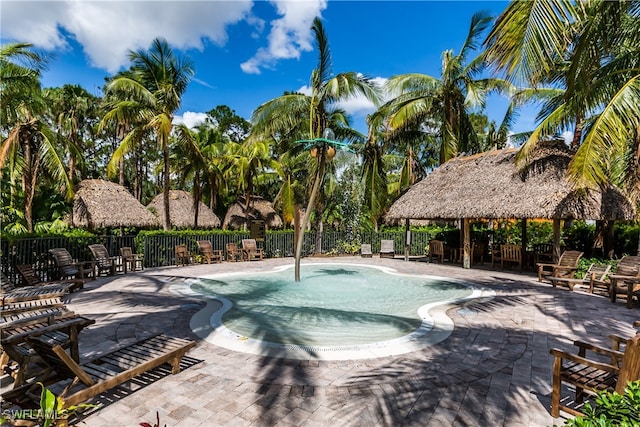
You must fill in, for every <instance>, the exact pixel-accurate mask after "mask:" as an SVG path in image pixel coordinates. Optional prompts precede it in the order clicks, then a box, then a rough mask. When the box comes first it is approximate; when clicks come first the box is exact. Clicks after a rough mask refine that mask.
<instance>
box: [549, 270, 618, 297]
mask: <svg viewBox="0 0 640 427" xmlns="http://www.w3.org/2000/svg"><path fill="white" fill-rule="evenodd" d="M610 269H611V266H610V265H608V264H591V265H590V266H589V268H588V269H587V271H586V272H585V274H584V278H582V279H576V278H573V277H549V280H550V281H551V284H552V285H553V287H554V288H555V287H556V286H557V285H566V286H567V287H568V288H569V290H571V291H573V288H574V287H575V286H576V285H588V286H589V292H590V293H593V289H594V287H597V286H601V284H603V283H604V282H605V279H606V277H607V274H609V270H610ZM607 293H608V292H607Z"/></svg>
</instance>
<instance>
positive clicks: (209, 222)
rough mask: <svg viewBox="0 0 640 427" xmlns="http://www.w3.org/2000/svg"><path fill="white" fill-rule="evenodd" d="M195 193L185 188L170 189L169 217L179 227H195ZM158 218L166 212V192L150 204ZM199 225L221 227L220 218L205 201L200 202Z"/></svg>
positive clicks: (201, 226) (202, 226) (172, 223)
mask: <svg viewBox="0 0 640 427" xmlns="http://www.w3.org/2000/svg"><path fill="white" fill-rule="evenodd" d="M193 206H194V199H193V195H192V194H191V193H189V192H186V191H183V190H169V218H170V219H171V225H173V226H174V227H177V228H194V227H195V226H196V225H195V215H196V212H195V209H194V207H193ZM148 207H149V209H151V210H152V211H154V212H155V214H156V215H157V216H158V218H161V217H162V212H164V194H163V193H160V194H158V195H157V196H156V197H154V198H153V200H152V201H151V203H149V205H148ZM198 227H199V228H214V227H220V218H218V216H217V215H216V214H215V213H213V211H212V210H211V209H210V208H209V207H208V206H207V205H205V204H204V203H202V202H198Z"/></svg>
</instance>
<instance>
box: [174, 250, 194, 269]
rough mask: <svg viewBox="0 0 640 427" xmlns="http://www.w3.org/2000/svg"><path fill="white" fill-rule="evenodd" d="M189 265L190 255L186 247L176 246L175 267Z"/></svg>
mask: <svg viewBox="0 0 640 427" xmlns="http://www.w3.org/2000/svg"><path fill="white" fill-rule="evenodd" d="M189 264H191V254H190V253H189V250H188V249H187V245H176V265H178V266H179V265H183V266H184V265H189Z"/></svg>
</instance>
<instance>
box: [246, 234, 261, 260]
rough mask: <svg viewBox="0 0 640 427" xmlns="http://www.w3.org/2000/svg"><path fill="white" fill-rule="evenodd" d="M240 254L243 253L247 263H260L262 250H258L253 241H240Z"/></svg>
mask: <svg viewBox="0 0 640 427" xmlns="http://www.w3.org/2000/svg"><path fill="white" fill-rule="evenodd" d="M242 252H244V256H245V259H246V260H247V261H252V260H254V259H257V260H260V261H262V257H263V254H262V249H259V248H258V245H257V244H256V240H255V239H242Z"/></svg>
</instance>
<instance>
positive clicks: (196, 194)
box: [193, 173, 200, 228]
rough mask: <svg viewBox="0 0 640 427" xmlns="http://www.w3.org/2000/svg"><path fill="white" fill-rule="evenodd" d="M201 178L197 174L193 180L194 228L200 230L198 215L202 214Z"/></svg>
mask: <svg viewBox="0 0 640 427" xmlns="http://www.w3.org/2000/svg"><path fill="white" fill-rule="evenodd" d="M199 211H200V176H199V175H198V174H197V173H196V174H195V177H194V178H193V228H198V214H199V213H200V212H199Z"/></svg>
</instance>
